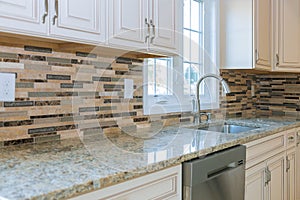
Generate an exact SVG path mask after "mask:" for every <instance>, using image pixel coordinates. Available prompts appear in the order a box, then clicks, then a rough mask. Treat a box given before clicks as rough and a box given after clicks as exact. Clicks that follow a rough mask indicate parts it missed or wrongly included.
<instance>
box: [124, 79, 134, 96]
mask: <svg viewBox="0 0 300 200" xmlns="http://www.w3.org/2000/svg"><path fill="white" fill-rule="evenodd" d="M132 98H133V80H132V79H124V99H132Z"/></svg>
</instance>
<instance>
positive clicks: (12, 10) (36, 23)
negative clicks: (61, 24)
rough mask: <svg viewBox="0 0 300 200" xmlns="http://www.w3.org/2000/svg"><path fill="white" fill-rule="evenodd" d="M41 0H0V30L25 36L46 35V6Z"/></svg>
mask: <svg viewBox="0 0 300 200" xmlns="http://www.w3.org/2000/svg"><path fill="white" fill-rule="evenodd" d="M45 3H48V1H42V0H0V27H1V28H0V29H1V30H5V31H7V32H10V31H17V32H20V33H27V34H32V33H33V34H46V33H47V27H48V21H47V16H48V14H47V6H48V5H47V4H45Z"/></svg>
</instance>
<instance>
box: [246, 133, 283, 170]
mask: <svg viewBox="0 0 300 200" xmlns="http://www.w3.org/2000/svg"><path fill="white" fill-rule="evenodd" d="M284 139H285V135H284V132H281V133H278V134H275V135H272V136H269V137H266V138H262V139H260V140H257V141H254V142H250V143H248V144H246V146H247V150H246V169H248V168H250V167H252V166H254V165H256V164H258V163H260V162H262V161H264V160H266V159H267V158H269V157H271V156H274V155H276V154H277V153H280V152H282V151H284V150H285V142H284Z"/></svg>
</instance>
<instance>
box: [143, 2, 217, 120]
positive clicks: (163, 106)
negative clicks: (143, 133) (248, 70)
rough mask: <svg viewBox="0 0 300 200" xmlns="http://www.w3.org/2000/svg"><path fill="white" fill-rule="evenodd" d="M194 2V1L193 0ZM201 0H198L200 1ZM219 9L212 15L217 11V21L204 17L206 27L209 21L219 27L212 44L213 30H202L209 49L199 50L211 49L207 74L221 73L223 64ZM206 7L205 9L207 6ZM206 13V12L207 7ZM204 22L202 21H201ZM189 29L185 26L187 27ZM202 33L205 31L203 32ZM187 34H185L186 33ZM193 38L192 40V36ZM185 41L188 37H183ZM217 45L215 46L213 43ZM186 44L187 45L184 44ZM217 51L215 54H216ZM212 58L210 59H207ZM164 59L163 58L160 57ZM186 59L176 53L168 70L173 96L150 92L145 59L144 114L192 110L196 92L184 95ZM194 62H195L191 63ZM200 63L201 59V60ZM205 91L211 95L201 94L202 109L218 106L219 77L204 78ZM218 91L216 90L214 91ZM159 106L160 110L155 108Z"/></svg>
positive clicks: (215, 11) (207, 62) (206, 46)
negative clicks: (210, 37) (205, 79)
mask: <svg viewBox="0 0 300 200" xmlns="http://www.w3.org/2000/svg"><path fill="white" fill-rule="evenodd" d="M191 1H192V0H191ZM196 1H197V0H196ZM208 1H211V0H199V2H203V3H204V2H208ZM214 2H215V3H218V0H215V1H214ZM214 8H215V10H214V12H213V13H209V12H208V14H214V15H215V19H214V22H212V21H213V20H209V22H206V21H205V20H204V17H207V16H204V15H203V17H202V19H203V22H202V23H203V26H206V23H209V24H210V26H211V27H210V28H211V29H213V28H212V27H215V30H214V31H215V37H214V39H210V40H209V42H208V43H206V42H205V41H206V40H205V39H206V38H205V37H207V35H209V36H210V33H208V32H207V31H206V29H205V28H204V29H203V30H202V34H203V41H202V43H203V44H204V49H205V52H204V51H203V48H199V50H200V51H201V49H202V51H203V52H204V53H207V52H206V51H207V50H206V49H208V50H209V51H210V53H209V54H210V55H205V56H204V55H203V63H202V64H203V67H202V69H203V73H204V74H207V73H215V74H218V72H219V69H218V67H217V66H219V50H218V49H219V30H218V29H219V26H218V24H219V15H218V13H219V12H218V11H219V8H218V6H215V7H214ZM204 9H205V8H204ZM203 12H204V13H205V14H206V13H207V12H205V11H204V10H203ZM199 23H200V20H199ZM185 29H186V28H185V27H184V26H183V30H185ZM199 32H201V30H200V31H199ZM182 37H184V34H183V35H182ZM189 40H192V39H191V38H189ZM183 41H184V40H183ZM213 45H214V46H213ZM182 47H183V46H182ZM213 52H214V53H213ZM182 55H183V48H182ZM206 58H209V59H206ZM158 59H160V58H158ZM211 59H214V61H213V62H214V63H212V62H211ZM184 62H185V61H184V59H183V58H182V56H181V57H180V56H176V57H173V68H172V71H171V73H170V72H168V74H169V73H170V74H172V75H173V88H169V90H171V91H172V93H173V95H149V94H148V83H149V82H148V64H147V63H148V62H147V59H146V60H145V61H144V68H143V72H144V73H143V80H144V98H143V103H144V114H145V115H150V114H165V113H171V112H186V111H192V104H191V100H192V99H193V98H195V97H194V95H191V94H189V95H187V94H184V86H183V84H184V67H183V65H184ZM190 63H192V62H190ZM197 64H199V66H200V62H199V63H197ZM199 77H200V74H199ZM201 91H202V92H204V93H206V94H207V93H208V95H205V94H203V93H200V100H201V110H203V109H217V108H219V106H220V105H219V94H220V91H219V83H218V82H217V81H216V80H209V81H203V83H202V84H201ZM211 91H215V92H211ZM156 107H157V109H155V108H156Z"/></svg>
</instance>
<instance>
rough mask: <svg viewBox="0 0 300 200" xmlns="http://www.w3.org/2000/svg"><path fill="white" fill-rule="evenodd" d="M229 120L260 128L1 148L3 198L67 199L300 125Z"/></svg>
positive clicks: (171, 131) (171, 130)
mask: <svg viewBox="0 0 300 200" xmlns="http://www.w3.org/2000/svg"><path fill="white" fill-rule="evenodd" d="M228 122H229V123H230V122H231V123H234V124H242V125H247V126H253V127H260V128H257V129H255V130H251V131H248V132H247V133H240V134H224V133H218V132H212V131H200V130H196V129H191V128H187V127H183V126H181V127H167V128H165V129H163V130H160V131H159V132H155V133H154V132H151V131H149V130H148V131H147V132H143V133H136V134H130V135H129V134H125V133H123V134H119V133H118V134H109V135H105V134H101V133H99V134H95V135H90V136H87V137H84V138H78V139H72V140H71V139H70V140H64V141H60V142H52V143H44V144H37V145H24V146H15V147H8V148H2V149H0V150H1V152H0V199H1V197H2V198H7V199H65V198H68V197H71V196H74V195H76V194H80V193H83V192H88V191H93V190H95V189H99V188H104V187H107V186H109V185H112V184H116V183H119V182H123V181H126V180H128V179H131V178H134V177H138V176H141V175H145V174H147V173H149V172H153V171H157V170H161V169H164V168H165V167H169V166H173V165H178V164H180V163H181V162H184V161H186V160H190V159H192V158H196V157H198V156H201V155H205V154H208V153H211V152H214V151H217V150H220V149H224V148H227V147H231V146H234V145H237V144H244V143H246V142H250V141H252V140H255V139H258V138H261V137H264V136H267V135H271V134H274V133H276V132H279V131H284V130H287V129H290V128H294V127H298V126H300V122H297V121H295V120H293V119H289V120H287V119H286V118H285V119H278V118H277V119H239V120H237V119H235V120H228ZM218 123H221V122H218ZM186 126H191V125H186ZM137 135H138V136H139V137H137Z"/></svg>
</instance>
